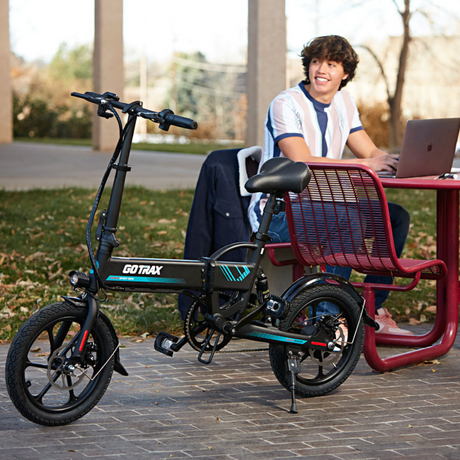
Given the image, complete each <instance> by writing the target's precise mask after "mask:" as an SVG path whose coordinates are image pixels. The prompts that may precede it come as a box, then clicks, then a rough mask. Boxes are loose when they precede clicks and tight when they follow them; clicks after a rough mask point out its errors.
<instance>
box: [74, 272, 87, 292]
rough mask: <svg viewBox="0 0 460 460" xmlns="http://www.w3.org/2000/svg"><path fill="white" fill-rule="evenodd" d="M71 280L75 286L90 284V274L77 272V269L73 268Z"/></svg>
mask: <svg viewBox="0 0 460 460" xmlns="http://www.w3.org/2000/svg"><path fill="white" fill-rule="evenodd" d="M69 281H70V284H71V285H72V286H73V287H74V288H77V287H88V286H89V276H88V275H87V274H86V273H81V272H77V271H76V270H72V271H71V272H70V273H69Z"/></svg>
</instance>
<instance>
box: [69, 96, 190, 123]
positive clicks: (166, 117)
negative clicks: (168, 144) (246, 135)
mask: <svg viewBox="0 0 460 460" xmlns="http://www.w3.org/2000/svg"><path fill="white" fill-rule="evenodd" d="M71 95H72V96H74V97H79V98H81V99H85V100H86V101H88V102H92V103H93V104H98V105H99V108H98V115H99V116H100V117H104V118H109V117H111V116H112V114H110V112H109V111H108V110H107V108H108V106H109V105H110V106H112V107H113V108H115V109H121V110H122V111H123V113H132V114H136V115H137V116H140V117H142V118H146V119H148V120H151V121H154V122H156V123H159V128H160V129H162V130H163V131H168V129H169V127H170V126H171V125H173V126H178V127H179V128H185V129H197V128H198V123H197V122H196V121H194V120H192V119H190V118H186V117H181V116H179V115H175V114H174V112H173V111H172V110H170V109H164V110H162V111H161V112H154V111H153V110H148V109H144V108H143V107H142V103H141V102H139V101H137V102H136V103H134V102H133V103H130V104H128V103H125V102H119V101H120V98H119V97H118V96H117V95H116V94H115V93H110V92H105V93H104V94H99V93H94V92H91V91H87V92H86V93H85V94H82V93H76V92H73V93H71Z"/></svg>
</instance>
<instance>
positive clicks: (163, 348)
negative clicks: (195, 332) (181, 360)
mask: <svg viewBox="0 0 460 460" xmlns="http://www.w3.org/2000/svg"><path fill="white" fill-rule="evenodd" d="M178 340H179V338H178V337H175V336H174V335H171V334H168V333H167V332H163V331H162V332H159V333H158V335H157V338H156V339H155V344H154V346H155V350H156V351H159V352H160V353H163V354H164V355H167V356H172V355H173V354H174V352H173V351H172V350H171V346H172V345H174V344H175V343H176V342H177V341H178Z"/></svg>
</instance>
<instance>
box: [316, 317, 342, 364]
mask: <svg viewBox="0 0 460 460" xmlns="http://www.w3.org/2000/svg"><path fill="white" fill-rule="evenodd" d="M335 339H336V345H335V347H334V349H333V350H328V351H323V350H313V349H311V348H310V349H309V350H308V353H309V355H310V358H311V359H312V361H313V362H315V363H316V364H318V365H319V366H325V365H329V364H332V365H334V364H336V363H337V362H339V360H340V358H341V357H342V355H343V351H344V347H345V345H346V339H345V334H344V333H343V330H342V327H341V326H339V327H338V329H337V330H336V331H335Z"/></svg>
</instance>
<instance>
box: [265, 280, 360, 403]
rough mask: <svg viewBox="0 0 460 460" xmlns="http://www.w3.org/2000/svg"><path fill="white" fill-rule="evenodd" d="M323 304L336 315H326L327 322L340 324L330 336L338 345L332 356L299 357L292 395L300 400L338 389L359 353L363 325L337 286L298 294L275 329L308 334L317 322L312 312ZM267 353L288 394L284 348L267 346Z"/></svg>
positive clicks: (312, 352)
mask: <svg viewBox="0 0 460 460" xmlns="http://www.w3.org/2000/svg"><path fill="white" fill-rule="evenodd" d="M326 301H327V302H331V303H334V304H335V305H336V306H337V307H338V309H339V311H340V313H338V314H336V315H334V316H330V315H327V316H328V317H329V319H332V320H333V321H337V320H338V321H339V322H340V326H339V329H338V330H337V331H336V332H334V333H331V334H332V335H331V339H334V338H336V339H337V340H338V342H337V344H336V346H335V347H334V351H333V352H322V351H318V350H310V351H309V352H307V353H304V354H303V355H302V358H301V371H300V373H299V374H298V375H297V376H296V391H295V393H296V395H297V396H300V397H313V396H323V395H325V394H327V393H329V392H331V391H333V390H334V389H335V388H337V387H338V386H340V385H341V384H342V383H343V382H344V381H345V380H346V379H347V378H348V376H349V375H350V374H351V373H352V372H353V370H354V368H355V366H356V364H357V362H358V360H359V357H360V355H361V352H362V349H363V343H364V324H363V321H362V319H361V320H360V307H359V305H358V304H357V303H356V301H355V300H354V299H353V298H352V297H351V296H350V295H349V294H348V293H347V292H346V291H344V290H343V289H341V288H340V287H338V286H331V285H321V286H316V287H313V288H307V289H305V290H303V291H301V292H300V293H299V294H298V295H297V296H296V297H295V298H294V299H293V300H292V301H291V304H290V308H289V310H288V313H287V314H286V316H285V319H284V320H282V321H281V322H280V325H279V329H280V330H281V331H289V332H294V333H299V334H301V333H302V329H304V328H307V327H308V328H310V331H311V328H312V327H313V326H314V325H315V324H316V323H317V322H318V321H319V318H318V317H317V316H316V308H317V306H318V305H319V304H320V303H321V302H326ZM343 326H346V328H347V329H348V333H347V334H346V337H345V331H346V330H347V329H346V328H344V327H343ZM341 331H342V332H341ZM310 333H311V332H310ZM342 333H343V334H344V335H342ZM353 337H354V340H353ZM269 353H270V364H271V366H272V369H273V372H274V374H275V376H276V378H277V379H278V381H279V382H280V383H281V385H283V386H284V387H285V388H286V389H287V390H289V387H290V374H289V372H288V364H287V349H286V346H283V345H273V344H270V351H269Z"/></svg>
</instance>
